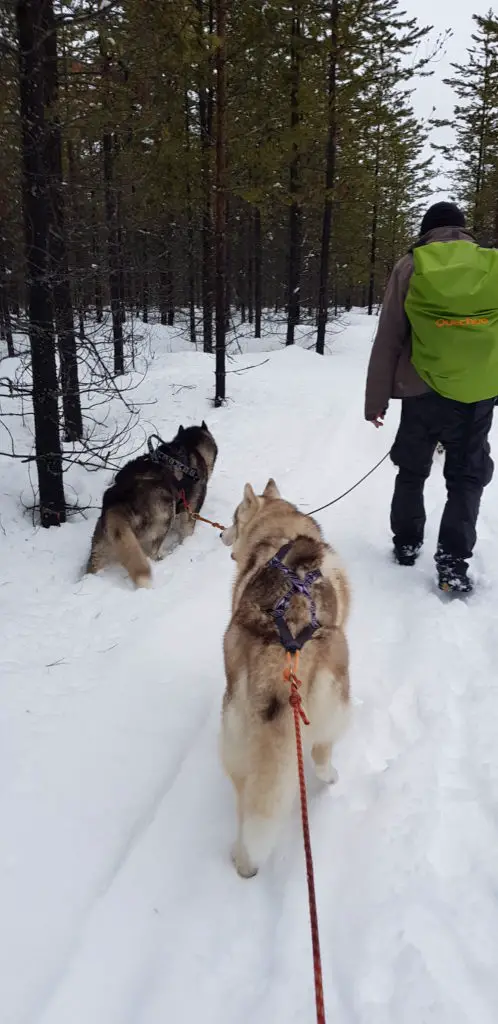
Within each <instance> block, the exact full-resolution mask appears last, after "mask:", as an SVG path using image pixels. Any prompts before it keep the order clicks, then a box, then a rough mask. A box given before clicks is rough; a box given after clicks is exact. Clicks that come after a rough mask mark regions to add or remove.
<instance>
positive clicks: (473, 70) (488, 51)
mask: <svg viewBox="0 0 498 1024" xmlns="http://www.w3.org/2000/svg"><path fill="white" fill-rule="evenodd" d="M473 21H474V22H475V24H476V26H477V31H476V32H474V33H473V34H472V37H471V39H472V44H473V45H472V46H470V47H469V49H468V51H467V53H468V58H467V62H466V63H465V64H452V69H453V72H454V74H453V75H452V77H451V78H448V79H446V80H445V84H446V85H449V86H450V87H451V88H452V89H453V91H454V93H455V95H456V97H457V99H458V102H457V103H456V104H455V110H454V118H453V119H452V121H451V122H449V121H440V120H435V121H434V122H433V125H434V127H435V128H436V129H439V128H441V127H445V128H446V127H452V128H453V129H454V131H455V135H456V143H457V146H456V149H455V147H451V148H448V147H447V146H445V145H441V144H438V143H435V144H434V148H435V149H437V150H438V151H440V152H442V153H443V155H444V156H445V157H446V158H447V159H448V161H449V162H450V166H451V167H452V175H451V176H452V181H453V187H454V191H455V195H456V197H457V198H458V200H459V201H460V202H461V203H462V205H463V207H464V208H465V210H466V212H467V214H468V216H469V219H470V222H471V224H472V226H473V229H474V231H475V233H476V234H477V235H478V237H479V238H480V239H481V240H482V241H494V242H495V244H496V243H498V230H497V229H498V198H497V196H498V192H497V186H498V22H497V20H496V19H495V17H494V15H493V12H492V11H489V13H488V15H487V16H486V17H481V16H480V15H474V16H473Z"/></svg>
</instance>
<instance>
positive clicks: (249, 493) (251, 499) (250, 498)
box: [244, 484, 258, 508]
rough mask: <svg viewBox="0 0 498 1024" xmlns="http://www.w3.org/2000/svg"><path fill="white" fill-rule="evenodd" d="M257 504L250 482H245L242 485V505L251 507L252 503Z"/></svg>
mask: <svg viewBox="0 0 498 1024" xmlns="http://www.w3.org/2000/svg"><path fill="white" fill-rule="evenodd" d="M257 504H258V499H257V497H256V495H255V493H254V491H253V489H252V487H251V485H250V484H246V485H245V487H244V505H245V507H246V508H251V506H253V505H257Z"/></svg>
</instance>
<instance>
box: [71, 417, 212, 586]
mask: <svg viewBox="0 0 498 1024" xmlns="http://www.w3.org/2000/svg"><path fill="white" fill-rule="evenodd" d="M158 441H159V442H160V443H159V444H158V446H157V448H156V449H155V450H154V449H150V450H149V452H148V453H147V454H145V455H140V456H139V457H138V458H137V459H132V460H131V461H130V462H127V463H126V464H125V465H124V466H123V468H122V469H120V470H119V472H118V473H117V474H116V477H115V479H114V483H113V484H112V485H111V487H108V489H107V490H106V491H105V492H104V497H103V499H102V511H101V513H100V516H99V519H98V520H97V524H96V526H95V531H94V534H93V538H92V549H91V552H90V558H89V560H88V565H87V569H86V571H87V572H88V573H97V572H99V570H100V569H103V568H104V567H105V566H106V565H109V564H110V563H112V562H119V563H120V564H121V565H122V566H124V568H125V569H126V570H127V572H128V573H129V575H130V576H131V579H132V580H133V582H134V584H135V586H137V587H150V584H151V570H150V565H149V558H152V559H154V560H155V561H159V560H160V559H161V558H164V556H165V555H166V554H168V553H169V552H170V551H171V550H172V549H173V548H174V547H175V546H176V545H177V544H181V543H182V542H183V541H184V540H185V538H186V537H189V536H190V534H191V533H192V532H193V530H194V527H195V519H193V518H192V516H191V515H190V514H189V512H188V511H187V510H186V509H185V507H184V505H183V502H182V498H181V493H182V491H183V492H184V495H185V498H186V501H187V502H188V504H189V506H190V508H191V509H192V511H193V512H200V510H201V508H202V505H203V503H204V499H205V497H206V491H207V485H208V481H209V479H210V477H211V474H212V472H213V469H214V464H215V462H216V456H217V453H218V449H217V446H216V442H215V440H214V437H213V435H212V434H211V432H210V431H209V429H208V427H207V426H206V424H205V423H204V421H203V422H202V424H201V426H200V427H199V426H192V427H183V426H182V427H180V428H179V430H178V432H177V434H176V436H175V437H174V438H173V440H172V441H168V442H166V441H161V438H158Z"/></svg>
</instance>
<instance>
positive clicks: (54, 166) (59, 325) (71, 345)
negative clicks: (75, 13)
mask: <svg viewBox="0 0 498 1024" xmlns="http://www.w3.org/2000/svg"><path fill="white" fill-rule="evenodd" d="M45 3H46V16H47V24H46V30H45V35H44V39H43V59H44V62H45V76H44V78H45V87H46V93H45V122H46V159H47V171H48V177H49V185H50V215H51V225H50V243H49V244H50V259H51V273H52V294H53V301H54V316H55V329H56V332H57V341H58V348H59V359H60V371H61V390H62V409H63V414H64V432H65V437H66V441H78V440H79V439H80V438H81V437H82V436H83V417H82V414H81V401H80V388H79V379H78V357H77V349H76V336H75V333H74V312H73V300H72V296H71V285H70V282H69V262H68V257H67V248H66V232H65V209H64V196H63V184H62V135H61V127H60V121H59V115H58V112H57V105H58V102H59V80H58V69H57V32H56V25H55V17H54V10H53V0H45Z"/></svg>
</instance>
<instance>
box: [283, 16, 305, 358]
mask: <svg viewBox="0 0 498 1024" xmlns="http://www.w3.org/2000/svg"><path fill="white" fill-rule="evenodd" d="M300 77H301V4H300V2H299V0H298V2H294V4H293V14H292V29H291V95H290V105H291V129H292V157H291V163H290V199H291V202H290V208H289V276H288V293H287V338H286V345H293V344H294V337H295V330H296V326H297V324H298V323H299V318H300V307H301V301H300V290H301V261H302V213H301V199H300V186H301V180H300V179H301V174H300V152H299V140H298V138H297V132H298V129H299V124H300V111H299V87H300Z"/></svg>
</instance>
